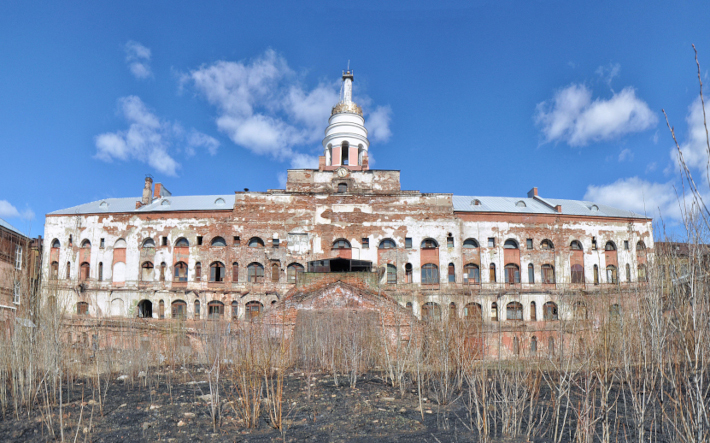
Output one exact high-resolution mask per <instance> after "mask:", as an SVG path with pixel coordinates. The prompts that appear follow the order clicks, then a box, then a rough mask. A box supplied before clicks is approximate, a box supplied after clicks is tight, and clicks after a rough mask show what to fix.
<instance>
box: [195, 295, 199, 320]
mask: <svg viewBox="0 0 710 443" xmlns="http://www.w3.org/2000/svg"><path fill="white" fill-rule="evenodd" d="M194 317H195V320H199V319H200V301H199V300H195V315H194Z"/></svg>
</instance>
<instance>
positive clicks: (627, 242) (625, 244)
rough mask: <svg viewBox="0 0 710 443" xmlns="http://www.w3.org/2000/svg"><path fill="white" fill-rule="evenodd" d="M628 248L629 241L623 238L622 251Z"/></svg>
mask: <svg viewBox="0 0 710 443" xmlns="http://www.w3.org/2000/svg"><path fill="white" fill-rule="evenodd" d="M628 250H629V241H628V240H624V251H628Z"/></svg>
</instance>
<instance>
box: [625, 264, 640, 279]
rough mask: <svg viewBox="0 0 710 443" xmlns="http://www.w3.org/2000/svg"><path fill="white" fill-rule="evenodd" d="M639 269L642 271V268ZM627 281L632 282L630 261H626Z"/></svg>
mask: <svg viewBox="0 0 710 443" xmlns="http://www.w3.org/2000/svg"><path fill="white" fill-rule="evenodd" d="M639 266H640V265H639ZM639 271H640V269H639ZM626 281H627V282H629V283H631V266H630V265H629V264H628V263H626ZM639 281H640V280H639Z"/></svg>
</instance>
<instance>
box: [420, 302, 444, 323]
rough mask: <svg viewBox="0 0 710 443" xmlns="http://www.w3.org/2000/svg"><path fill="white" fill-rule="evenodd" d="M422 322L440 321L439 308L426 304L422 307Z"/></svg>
mask: <svg viewBox="0 0 710 443" xmlns="http://www.w3.org/2000/svg"><path fill="white" fill-rule="evenodd" d="M422 320H424V321H435V320H441V307H440V306H439V305H438V304H437V303H433V302H428V303H424V304H423V305H422Z"/></svg>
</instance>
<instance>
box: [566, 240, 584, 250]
mask: <svg viewBox="0 0 710 443" xmlns="http://www.w3.org/2000/svg"><path fill="white" fill-rule="evenodd" d="M569 247H570V249H572V250H573V251H581V250H582V244H581V243H580V242H578V241H577V240H573V241H572V243H570V244H569Z"/></svg>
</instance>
